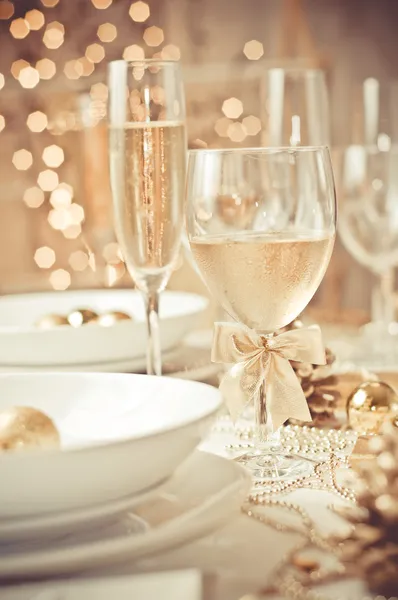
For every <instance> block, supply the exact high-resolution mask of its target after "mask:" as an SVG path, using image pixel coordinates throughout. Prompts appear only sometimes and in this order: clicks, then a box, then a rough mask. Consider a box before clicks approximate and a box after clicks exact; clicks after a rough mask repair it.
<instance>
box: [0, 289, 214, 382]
mask: <svg viewBox="0 0 398 600" xmlns="http://www.w3.org/2000/svg"><path fill="white" fill-rule="evenodd" d="M207 305H208V301H207V299H206V298H203V297H201V296H197V295H195V294H188V293H185V292H164V293H163V294H162V298H161V303H160V317H161V327H160V335H161V348H162V352H163V358H164V361H165V366H166V371H169V372H170V371H171V370H173V369H174V370H175V371H178V370H179V363H180V357H181V354H184V356H185V363H184V364H183V367H182V368H183V370H184V371H188V370H189V365H187V359H188V361H191V363H193V364H194V366H195V363H198V361H199V362H200V363H201V365H202V366H204V364H207V365H208V364H209V362H210V359H209V352H207V353H206V356H204V354H203V352H202V353H201V351H200V350H198V351H197V352H196V353H195V352H193V351H192V350H191V351H190V352H189V353H188V355H187V353H186V350H185V349H184V352H183V353H182V352H181V344H182V340H183V338H184V337H185V336H186V335H187V333H189V332H191V331H192V330H193V329H194V328H195V327H196V326H197V325H198V323H199V322H200V318H201V317H202V315H203V313H204V311H205V310H206V308H207ZM79 313H80V314H79ZM81 313H83V314H90V316H91V317H93V316H95V317H96V318H91V320H89V321H88V322H87V323H85V324H83V325H81V324H80V322H79V317H81ZM71 316H72V318H70V317H71ZM68 317H69V318H70V321H71V323H73V326H72V325H69V324H68V320H67V319H68ZM76 317H77V320H76ZM121 317H123V318H121ZM126 317H131V318H126ZM146 340H147V331H146V323H145V310H144V303H143V299H142V297H141V294H140V293H139V292H137V291H132V290H82V291H71V292H62V293H57V292H49V293H40V294H22V295H15V296H5V297H3V298H0V370H1V371H3V372H4V371H7V372H10V371H18V372H20V371H25V372H26V371H37V370H47V371H48V370H53V371H86V372H87V371H101V372H143V371H144V370H145V366H146V363H145V351H146ZM198 354H199V356H198ZM168 363H169V364H170V366H169V367H167V365H168ZM197 366H198V365H197V364H196V367H197ZM213 370H214V368H213ZM192 378H194V373H193V374H192Z"/></svg>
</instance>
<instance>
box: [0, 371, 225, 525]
mask: <svg viewBox="0 0 398 600" xmlns="http://www.w3.org/2000/svg"><path fill="white" fill-rule="evenodd" d="M221 404H222V400H221V395H220V392H219V391H218V390H217V389H216V388H213V387H212V386H208V385H205V384H203V383H197V382H193V381H184V380H180V379H172V378H167V377H148V376H147V375H124V374H108V373H65V374H63V373H37V374H3V375H0V411H1V410H4V409H5V408H7V407H9V406H30V407H33V408H36V409H39V410H42V411H43V412H45V413H46V414H47V415H48V416H49V417H50V418H51V419H53V421H54V422H55V424H56V426H57V428H58V430H59V432H60V435H61V442H62V448H61V450H54V451H41V452H40V451H33V450H31V451H26V452H23V453H22V452H20V453H17V452H7V453H2V454H0V482H1V485H0V519H2V518H17V517H21V516H25V517H26V516H33V515H39V514H43V513H45V512H48V511H53V512H57V511H58V512H61V511H66V510H73V509H75V508H81V507H86V506H92V505H95V504H100V503H105V502H108V501H112V500H115V499H118V498H123V497H124V496H127V495H129V494H138V493H141V492H143V491H144V490H146V489H147V488H149V487H151V486H154V485H156V484H158V483H160V482H161V481H163V480H165V479H166V478H167V477H169V476H170V475H171V473H172V472H173V471H174V470H175V468H176V467H177V466H178V465H179V464H180V463H181V462H182V461H183V460H184V459H185V458H186V457H187V456H188V455H189V454H190V453H191V452H192V450H193V449H194V448H195V447H196V446H197V445H198V444H199V443H200V441H201V440H202V439H203V437H204V436H205V435H206V434H207V432H208V430H209V427H210V425H211V423H212V421H213V418H214V417H215V415H216V413H217V411H218V409H219V408H220V406H221Z"/></svg>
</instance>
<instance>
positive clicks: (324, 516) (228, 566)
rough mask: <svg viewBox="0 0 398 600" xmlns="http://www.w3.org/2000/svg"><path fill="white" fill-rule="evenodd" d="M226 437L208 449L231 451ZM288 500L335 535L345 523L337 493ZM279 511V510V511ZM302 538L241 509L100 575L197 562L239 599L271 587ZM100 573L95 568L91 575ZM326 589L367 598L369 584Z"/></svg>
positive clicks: (220, 588)
mask: <svg viewBox="0 0 398 600" xmlns="http://www.w3.org/2000/svg"><path fill="white" fill-rule="evenodd" d="M225 441H226V437H225V434H213V435H212V436H211V437H210V438H209V439H208V440H207V441H206V442H205V444H204V445H203V449H204V450H206V451H213V452H215V453H217V454H224V455H226V451H225ZM283 499H284V500H291V501H292V502H294V503H296V504H299V505H300V506H302V507H303V508H305V510H306V511H307V512H308V513H309V515H310V516H311V517H312V518H313V519H314V522H315V524H316V526H317V528H318V530H319V532H320V533H323V534H325V535H327V534H331V533H334V534H335V533H336V532H337V531H338V529H339V528H340V529H341V528H342V527H344V522H343V521H342V520H341V519H340V517H338V516H337V515H335V514H334V513H333V512H332V511H330V510H329V509H328V506H330V505H337V504H339V503H340V504H341V503H342V502H344V501H343V500H341V499H339V497H338V496H336V495H335V494H332V493H330V492H327V491H321V490H314V489H299V490H295V491H293V492H291V493H290V494H289V495H286V496H283ZM276 514H277V513H276V512H273V516H276ZM278 517H279V518H280V520H281V521H282V522H284V521H285V522H287V521H286V520H287V519H292V518H294V517H292V516H291V515H290V514H287V513H286V512H285V511H283V512H279V513H278ZM294 523H297V524H299V521H298V520H295V521H294ZM300 539H302V538H301V536H299V535H297V534H287V533H281V532H277V531H275V530H274V529H273V528H270V527H268V526H264V525H262V524H260V523H257V522H255V521H253V520H252V519H250V518H249V517H247V516H245V515H243V514H237V515H236V516H235V517H234V518H232V520H231V521H230V522H229V524H228V525H227V526H224V528H223V529H221V530H219V531H217V532H215V533H214V534H213V535H211V536H209V537H207V538H204V539H201V540H198V541H196V542H193V543H191V544H189V545H186V546H184V547H181V548H179V549H177V550H173V551H169V552H167V553H165V554H164V555H161V556H157V557H153V558H151V559H147V560H145V561H143V562H141V563H140V564H139V565H138V566H137V565H135V566H134V569H133V570H132V568H131V565H129V564H126V565H122V566H121V565H119V566H118V567H114V568H112V569H109V570H107V571H104V570H101V573H100V575H110V574H127V573H132V572H137V571H148V570H149V571H152V570H159V571H160V570H163V569H175V568H177V569H179V568H187V567H196V568H199V569H201V570H203V571H205V572H209V573H215V574H216V575H217V576H218V577H217V582H216V591H217V593H216V599H215V600H237V599H240V598H242V596H245V595H247V594H249V593H250V592H254V591H256V590H258V589H264V588H267V587H269V586H270V585H271V584H272V573H273V571H274V570H275V568H276V567H277V566H278V564H279V563H280V561H281V560H283V557H284V556H285V555H286V553H287V552H288V551H289V550H291V549H292V548H293V547H294V546H295V545H296V544H297V543H299V542H300ZM97 574H99V573H95V572H90V573H89V574H86V575H89V576H92V575H97ZM326 590H328V592H329V593H330V598H333V600H363V598H364V596H366V593H365V590H364V587H363V585H362V584H361V583H360V582H357V581H349V582H348V581H344V582H341V583H339V584H334V585H333V586H328V587H324V591H325V592H326ZM368 596H369V595H368ZM275 598H276V596H275ZM278 598H279V597H278ZM170 600H171V599H170ZM187 600H188V599H187ZM212 600H213V599H212ZM245 600H249V598H245Z"/></svg>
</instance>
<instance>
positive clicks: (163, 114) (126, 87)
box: [109, 59, 186, 375]
mask: <svg viewBox="0 0 398 600" xmlns="http://www.w3.org/2000/svg"><path fill="white" fill-rule="evenodd" d="M109 125H110V132H109V140H110V152H109V154H110V180H111V189H112V196H113V205H114V215H115V229H116V236H117V239H118V242H119V244H120V247H121V250H122V253H123V257H124V260H125V262H126V265H127V268H128V271H129V273H130V275H131V276H132V278H133V280H134V282H135V284H136V286H137V287H138V289H139V290H140V291H141V292H142V293H143V296H144V299H145V304H146V314H147V325H148V350H147V372H148V374H154V375H161V369H162V367H161V352H160V339H159V315H158V311H159V294H160V292H162V291H163V290H164V288H165V287H166V285H167V283H168V280H169V278H170V275H171V272H172V270H173V266H174V262H175V260H176V258H177V256H178V252H179V248H180V242H181V234H182V228H183V221H184V215H183V206H184V191H183V190H184V182H185V162H186V134H185V101H184V90H183V85H182V78H181V72H180V66H179V64H178V63H177V62H174V61H163V60H162V61H158V60H152V59H148V60H142V61H136V62H131V63H127V62H125V61H115V62H112V63H110V65H109ZM132 342H133V340H132Z"/></svg>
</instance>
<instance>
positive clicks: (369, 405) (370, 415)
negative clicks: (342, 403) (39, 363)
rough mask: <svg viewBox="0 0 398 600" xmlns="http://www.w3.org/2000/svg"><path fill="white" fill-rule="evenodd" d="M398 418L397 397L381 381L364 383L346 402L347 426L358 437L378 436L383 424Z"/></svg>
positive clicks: (389, 387) (392, 390) (386, 384)
mask: <svg viewBox="0 0 398 600" xmlns="http://www.w3.org/2000/svg"><path fill="white" fill-rule="evenodd" d="M397 418H398V395H397V393H396V392H395V390H394V389H393V388H392V387H391V386H390V385H388V383H384V382H383V381H366V382H364V383H361V384H360V385H359V386H358V387H356V388H355V390H354V391H353V392H352V393H351V394H350V396H349V397H348V400H347V422H348V425H349V426H350V427H351V429H353V430H354V431H356V432H357V433H358V435H360V436H372V435H378V434H379V433H380V430H381V428H382V426H383V424H384V423H385V422H387V421H391V420H392V419H397Z"/></svg>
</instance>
